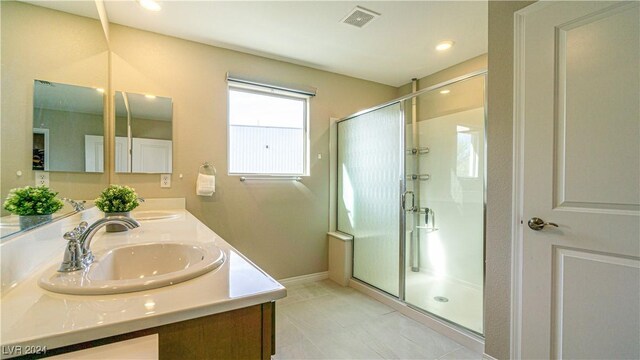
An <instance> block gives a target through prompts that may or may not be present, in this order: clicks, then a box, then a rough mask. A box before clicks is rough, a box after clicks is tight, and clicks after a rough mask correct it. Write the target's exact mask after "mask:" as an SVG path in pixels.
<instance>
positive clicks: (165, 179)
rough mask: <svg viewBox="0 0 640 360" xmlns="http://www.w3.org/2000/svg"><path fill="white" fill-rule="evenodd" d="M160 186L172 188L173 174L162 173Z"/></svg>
mask: <svg viewBox="0 0 640 360" xmlns="http://www.w3.org/2000/svg"><path fill="white" fill-rule="evenodd" d="M160 187H161V188H170V187H171V174H161V175H160Z"/></svg>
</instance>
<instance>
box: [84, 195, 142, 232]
mask: <svg viewBox="0 0 640 360" xmlns="http://www.w3.org/2000/svg"><path fill="white" fill-rule="evenodd" d="M95 204H96V206H97V207H98V209H100V210H101V211H102V212H104V215H105V217H109V216H127V217H130V216H131V210H133V209H135V208H136V207H137V206H138V205H140V203H139V202H138V194H136V191H135V190H134V189H132V188H130V187H128V186H123V185H109V186H108V187H107V188H106V189H104V190H103V191H102V193H101V194H100V196H99V197H98V198H97V199H96V201H95ZM107 231H108V232H118V231H127V228H126V227H125V226H123V225H119V224H109V225H107Z"/></svg>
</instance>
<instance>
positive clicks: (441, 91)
mask: <svg viewBox="0 0 640 360" xmlns="http://www.w3.org/2000/svg"><path fill="white" fill-rule="evenodd" d="M450 92H451V90H449V89H444V90H440V94H442V95H447V94H448V93H450Z"/></svg>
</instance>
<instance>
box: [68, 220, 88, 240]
mask: <svg viewBox="0 0 640 360" xmlns="http://www.w3.org/2000/svg"><path fill="white" fill-rule="evenodd" d="M88 226H89V224H88V223H87V222H86V221H83V222H81V223H80V224H78V226H76V227H75V228H73V230H71V231H67V232H66V233H64V236H63V238H64V239H65V240H69V241H78V240H80V236H82V234H83V233H84V232H85V231H86V230H87V227H88Z"/></svg>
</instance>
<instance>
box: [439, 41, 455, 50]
mask: <svg viewBox="0 0 640 360" xmlns="http://www.w3.org/2000/svg"><path fill="white" fill-rule="evenodd" d="M453 44H454V43H453V41H451V40H445V41H440V42H439V43H438V45H436V50H438V51H445V50H449V49H451V47H452V46H453Z"/></svg>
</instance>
